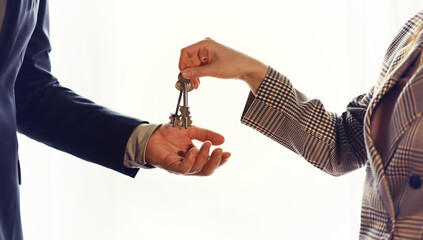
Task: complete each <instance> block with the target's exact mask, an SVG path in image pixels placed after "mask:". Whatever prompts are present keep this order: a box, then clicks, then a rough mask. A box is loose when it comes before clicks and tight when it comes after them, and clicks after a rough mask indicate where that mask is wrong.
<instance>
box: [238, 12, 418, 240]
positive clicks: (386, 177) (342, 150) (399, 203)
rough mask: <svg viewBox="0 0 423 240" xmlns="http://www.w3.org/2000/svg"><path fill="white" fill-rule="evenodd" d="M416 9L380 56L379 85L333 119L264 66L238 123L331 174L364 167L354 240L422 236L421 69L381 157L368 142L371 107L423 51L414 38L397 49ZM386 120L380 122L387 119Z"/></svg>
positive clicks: (392, 124) (411, 25)
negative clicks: (357, 237) (259, 82)
mask: <svg viewBox="0 0 423 240" xmlns="http://www.w3.org/2000/svg"><path fill="white" fill-rule="evenodd" d="M420 24H423V11H422V12H420V13H418V14H417V15H416V16H415V17H413V18H412V19H411V20H409V21H408V22H407V23H406V24H405V25H404V27H403V28H402V29H401V30H400V32H399V33H398V35H397V36H396V38H395V39H394V40H393V42H392V44H391V45H390V46H389V48H388V51H387V53H386V56H385V59H384V62H383V65H382V71H381V73H380V78H379V83H380V84H379V85H377V86H375V87H373V88H372V89H371V90H370V91H369V92H368V93H367V94H363V95H361V96H358V97H356V98H355V99H354V100H353V101H352V102H351V103H349V104H348V106H347V109H346V111H345V112H344V113H342V114H341V115H337V114H335V113H331V112H328V111H327V110H326V109H325V108H324V106H323V104H322V103H321V102H320V101H319V100H316V99H308V98H307V97H306V96H305V95H304V94H302V93H301V92H299V91H297V90H296V89H295V88H293V87H292V84H291V82H290V81H289V79H288V78H287V77H286V76H284V75H282V74H280V73H278V72H277V71H275V70H274V69H272V68H270V69H269V72H268V74H267V76H266V77H265V79H264V81H263V83H262V85H261V86H260V89H259V90H258V93H257V96H254V95H252V94H251V93H250V96H249V99H248V101H247V104H246V107H245V109H244V112H243V116H242V119H241V121H242V122H243V123H244V124H246V125H248V126H250V127H252V128H254V129H256V130H258V131H259V132H261V133H263V134H265V135H267V136H269V137H270V138H272V139H274V140H275V141H277V142H278V143H280V144H282V145H284V146H286V147H287V148H289V149H291V150H292V151H294V152H296V153H298V154H300V155H301V156H303V157H304V158H305V159H306V160H307V161H309V162H310V163H311V164H312V165H314V166H316V167H318V168H319V169H321V170H323V171H325V172H327V173H329V174H332V175H335V176H338V175H342V174H345V173H348V172H350V171H352V170H355V169H357V168H360V167H362V166H366V179H365V185H364V193H363V202H362V212H361V228H360V239H423V187H422V186H421V177H422V176H423V117H422V113H423V70H422V68H421V67H420V68H419V69H418V70H417V72H416V73H415V75H414V76H413V77H412V78H411V79H410V80H409V81H408V83H407V85H406V86H405V87H404V88H403V90H402V92H401V94H400V96H399V98H398V99H397V102H396V105H395V107H394V110H393V113H392V118H391V121H390V123H389V130H388V136H387V145H386V146H387V147H386V154H384V156H387V157H386V158H384V160H382V158H381V154H380V153H379V152H378V151H377V150H376V148H375V147H374V143H373V140H372V138H371V137H370V122H371V117H372V114H373V110H374V109H375V107H376V106H377V105H378V103H379V102H380V99H381V98H382V97H383V96H384V95H385V94H386V93H387V92H388V91H389V89H391V87H392V86H393V85H394V84H395V83H396V82H397V81H398V79H399V78H400V77H401V75H402V74H403V73H404V71H405V70H406V69H407V68H408V67H409V66H410V64H411V63H412V62H413V61H414V59H416V57H417V56H418V55H419V54H420V52H421V51H422V48H423V35H422V34H421V35H420V36H418V39H417V41H416V43H415V44H414V45H413V47H412V48H411V50H410V51H409V52H408V54H405V51H404V47H405V46H406V45H407V43H408V42H409V39H410V36H411V35H412V34H413V32H414V30H415V29H416V28H417V26H418V25H420ZM387 120H388V119H387Z"/></svg>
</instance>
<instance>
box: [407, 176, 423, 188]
mask: <svg viewBox="0 0 423 240" xmlns="http://www.w3.org/2000/svg"><path fill="white" fill-rule="evenodd" d="M408 183H409V184H410V187H411V188H412V189H419V188H420V187H421V186H422V180H421V178H420V176H419V175H413V176H411V177H410V180H409V181H408Z"/></svg>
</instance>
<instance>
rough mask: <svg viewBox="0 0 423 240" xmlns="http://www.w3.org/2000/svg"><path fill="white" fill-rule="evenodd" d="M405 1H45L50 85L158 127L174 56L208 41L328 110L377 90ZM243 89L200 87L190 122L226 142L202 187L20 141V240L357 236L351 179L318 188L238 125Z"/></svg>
mask: <svg viewBox="0 0 423 240" xmlns="http://www.w3.org/2000/svg"><path fill="white" fill-rule="evenodd" d="M421 7H423V4H422V3H421V1H417V0H401V1H399V0H373V1H366V0H349V1H347V0H319V1H316V0H296V1H292V0H289V1H287V0H281V1H276V0H275V1H270V0H262V1H248V0H242V1H241V0H238V1H230V0H226V1H222V0H214V1H198V0H196V1H191V0H180V1H172V0H157V1H140V0H119V1H118V0H88V1H87V0H74V1H70V2H69V1H51V2H50V12H51V41H52V45H53V51H52V53H51V58H52V64H53V74H55V75H56V76H57V77H58V78H59V80H60V81H61V83H62V85H64V86H67V87H70V88H72V89H73V90H75V91H76V92H77V93H79V94H81V95H83V96H85V97H87V98H90V99H92V100H93V101H95V102H97V103H99V104H102V105H105V106H108V107H110V108H112V109H114V110H116V111H119V112H122V113H125V114H128V115H131V116H134V117H137V118H141V119H145V120H149V121H150V122H152V123H162V122H167V121H168V117H169V115H170V113H171V112H172V111H174V108H175V104H176V100H177V96H178V92H177V90H176V89H175V88H174V84H175V82H176V80H177V75H178V68H177V64H178V59H179V52H180V49H181V48H183V47H185V46H187V45H190V44H193V43H195V42H197V41H200V40H202V39H203V38H205V37H211V38H213V39H215V40H217V41H219V42H221V43H223V44H225V45H227V46H230V47H232V48H235V49H237V50H239V51H242V52H245V53H247V54H248V55H250V56H253V57H255V58H258V59H260V60H261V61H263V62H264V63H266V64H268V65H270V66H272V67H274V68H275V69H277V70H278V71H280V72H282V73H284V74H285V75H287V76H288V77H289V78H290V79H291V80H292V82H293V84H294V86H296V87H297V88H298V89H300V90H301V91H302V92H304V93H305V94H307V95H308V96H309V97H312V98H319V99H321V100H322V101H323V103H324V104H325V106H326V108H327V109H329V110H331V111H335V112H338V113H341V112H342V111H343V110H344V109H345V106H346V105H347V104H348V102H349V101H350V100H351V99H352V98H353V97H355V96H357V95H359V94H362V93H365V92H366V91H367V90H368V89H369V88H370V87H371V85H372V84H374V83H376V81H377V77H378V71H379V69H380V64H381V62H382V59H383V56H384V52H385V50H386V48H387V47H388V45H389V43H390V41H391V40H392V38H393V37H394V36H395V33H396V32H397V30H398V29H399V27H401V26H402V24H403V23H405V21H406V20H408V19H409V18H411V17H412V16H413V15H414V14H415V13H417V12H418V11H419V10H420V8H421ZM247 95H248V87H247V86H246V84H244V83H242V82H240V81H234V80H217V79H211V78H204V79H202V82H201V86H200V89H199V90H197V91H194V92H192V93H190V107H191V113H192V118H193V121H194V124H196V125H198V126H202V127H206V128H209V129H212V130H215V131H217V132H220V133H222V134H224V135H225V137H226V139H227V140H226V143H225V144H224V145H223V148H224V150H228V151H231V152H232V157H231V159H230V160H229V162H228V163H227V164H226V165H225V166H224V167H222V168H221V169H218V170H217V171H216V172H215V174H214V175H213V176H211V177H204V178H203V177H183V176H177V175H171V174H169V173H167V172H166V171H164V170H161V169H154V170H143V169H142V170H140V171H139V173H138V175H137V176H136V178H135V179H132V178H129V177H126V176H124V175H121V174H119V173H115V172H113V171H111V170H108V169H105V168H102V167H99V166H96V165H94V164H91V163H87V162H84V161H81V160H79V159H76V158H75V157H72V156H70V155H68V154H65V153H62V152H58V151H57V150H54V149H50V148H48V147H46V146H44V145H42V144H40V143H36V142H34V141H32V140H30V139H28V138H26V137H24V136H19V138H20V159H21V164H22V175H23V176H22V180H23V185H22V186H21V205H22V218H23V228H24V235H25V238H26V239H29V240H32V239H43V240H47V239H61V240H66V239H78V240H84V239H90V240H91V239H102V240H111V239H131V240H132V239H148V240H150V239H151V240H155V239H157V240H159V239H160V240H162V239H185V240H187V239H205V240H207V239H213V240H215V239H222V240H233V239H242V240H253V239H293V240H296V239H324V240H328V239H334V240H335V239H336V240H339V239H357V238H358V234H359V222H360V205H361V195H362V185H363V180H364V174H363V169H360V170H358V171H356V172H354V173H350V174H347V175H345V176H342V177H338V178H335V177H331V176H329V175H327V174H325V173H323V172H321V171H319V170H317V169H315V168H314V167H312V166H311V165H309V164H308V163H307V162H306V161H304V160H303V159H302V158H300V157H299V156H297V155H295V154H294V153H292V152H290V151H289V150H287V149H285V148H283V147H282V146H281V145H278V144H277V143H275V142H273V141H272V140H270V139H268V138H266V137H264V136H262V135H261V134H259V133H258V132H256V131H254V130H252V129H250V128H249V127H246V126H244V125H242V124H240V121H239V120H240V116H241V112H242V110H243V107H244V103H245V100H246V97H247Z"/></svg>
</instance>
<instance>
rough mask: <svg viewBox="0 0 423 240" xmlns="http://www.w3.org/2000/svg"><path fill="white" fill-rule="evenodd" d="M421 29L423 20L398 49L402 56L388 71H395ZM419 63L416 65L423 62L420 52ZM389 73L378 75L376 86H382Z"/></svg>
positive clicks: (415, 40) (422, 29)
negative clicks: (405, 42) (400, 48)
mask: <svg viewBox="0 0 423 240" xmlns="http://www.w3.org/2000/svg"><path fill="white" fill-rule="evenodd" d="M422 31H423V22H422V23H420V24H419V25H418V26H417V27H416V29H415V30H414V32H413V34H412V35H411V37H410V38H409V39H408V42H407V44H406V45H405V47H404V48H403V49H402V50H400V51H403V54H402V58H401V60H400V61H399V62H398V63H396V64H395V66H394V68H393V69H392V70H388V71H389V73H392V72H395V71H396V70H397V68H398V67H399V66H400V65H401V64H402V62H403V61H404V60H405V59H406V57H407V55H408V54H409V53H410V51H411V49H412V48H413V46H414V44H415V43H416V42H417V39H418V36H419V35H420V33H421V32H422ZM418 61H419V63H418V67H420V66H421V65H422V64H423V54H420V56H419V59H418ZM388 75H389V74H387V75H385V76H383V77H382V76H379V81H378V82H377V85H378V86H382V84H383V83H384V82H385V81H386V77H387V76H388Z"/></svg>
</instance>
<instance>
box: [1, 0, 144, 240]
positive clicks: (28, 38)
mask: <svg viewBox="0 0 423 240" xmlns="http://www.w3.org/2000/svg"><path fill="white" fill-rule="evenodd" d="M2 36H3V37H2V38H1V39H0V239H2V240H3V239H7V240H10V239H22V230H21V220H20V210H19V182H20V170H19V162H18V143H17V137H16V132H17V130H18V131H19V132H21V133H23V134H25V135H27V136H29V137H31V138H33V139H35V140H38V141H41V142H43V143H45V144H47V145H49V146H52V147H54V148H57V149H59V150H62V151H65V152H68V153H70V154H73V155H75V156H77V157H80V158H83V159H85V160H88V161H90V162H93V163H97V164H100V165H102V166H105V167H108V168H111V169H113V170H116V171H118V172H121V173H123V174H126V175H129V176H132V177H133V176H135V175H136V173H137V169H129V168H126V167H124V166H123V156H124V152H125V147H126V143H127V140H128V138H129V136H130V135H131V133H132V130H133V129H134V128H135V127H136V126H137V125H138V124H140V123H146V122H145V121H141V120H137V119H134V118H129V117H126V116H122V115H120V114H118V113H115V112H112V111H110V110H108V109H106V108H104V107H101V106H98V105H96V104H94V103H93V102H91V101H89V100H87V99H85V98H83V97H81V96H78V95H77V94H75V93H74V92H72V91H71V90H69V89H67V88H64V87H62V86H61V85H60V84H59V82H58V81H57V79H56V78H55V77H54V76H53V75H52V74H51V72H50V59H49V52H50V50H51V47H50V43H49V12H48V2H47V0H9V1H8V3H7V9H6V16H5V22H4V25H3V27H2ZM75 60H77V59H75ZM75 71H77V69H75Z"/></svg>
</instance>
